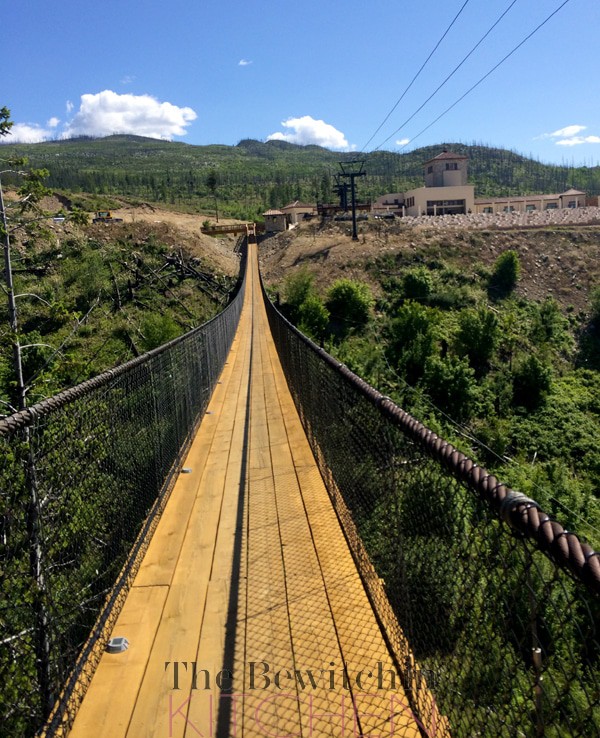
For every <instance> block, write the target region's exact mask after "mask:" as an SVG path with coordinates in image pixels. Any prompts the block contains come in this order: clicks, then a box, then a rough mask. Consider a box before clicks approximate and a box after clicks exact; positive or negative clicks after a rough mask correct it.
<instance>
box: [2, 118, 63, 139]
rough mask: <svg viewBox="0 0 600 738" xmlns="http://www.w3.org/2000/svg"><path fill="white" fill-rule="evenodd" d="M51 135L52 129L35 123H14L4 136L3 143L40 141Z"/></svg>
mask: <svg viewBox="0 0 600 738" xmlns="http://www.w3.org/2000/svg"><path fill="white" fill-rule="evenodd" d="M51 137H52V131H49V130H47V129H45V128H42V127H41V126H38V125H37V123H15V124H14V125H13V127H12V128H11V129H10V133H9V134H8V136H4V143H40V141H46V139H48V138H51Z"/></svg>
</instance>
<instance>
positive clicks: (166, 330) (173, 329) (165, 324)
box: [141, 314, 181, 351]
mask: <svg viewBox="0 0 600 738" xmlns="http://www.w3.org/2000/svg"><path fill="white" fill-rule="evenodd" d="M141 331H142V335H143V337H144V338H143V340H142V345H143V347H144V349H145V350H146V351H150V350H151V349H153V348H158V346H162V345H163V343H167V342H168V341H171V340H172V339H173V338H177V336H179V335H180V334H181V329H180V328H179V326H178V325H177V323H176V322H175V321H174V320H173V318H171V316H170V315H157V314H155V315H149V316H148V317H147V318H144V320H143V321H142V326H141Z"/></svg>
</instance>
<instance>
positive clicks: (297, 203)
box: [281, 200, 315, 210]
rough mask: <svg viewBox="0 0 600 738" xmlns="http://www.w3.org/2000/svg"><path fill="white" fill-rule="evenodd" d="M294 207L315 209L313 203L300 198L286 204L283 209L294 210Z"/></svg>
mask: <svg viewBox="0 0 600 738" xmlns="http://www.w3.org/2000/svg"><path fill="white" fill-rule="evenodd" d="M294 208H307V209H309V210H314V209H315V206H314V205H311V204H310V203H308V202H300V200H294V202H290V203H289V204H288V205H284V207H282V208H281V209H282V210H293V209H294Z"/></svg>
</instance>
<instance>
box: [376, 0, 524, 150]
mask: <svg viewBox="0 0 600 738" xmlns="http://www.w3.org/2000/svg"><path fill="white" fill-rule="evenodd" d="M517 2H518V0H512V2H511V3H510V5H509V6H508V7H507V8H506V10H504V12H503V13H501V14H500V15H499V16H498V18H496V20H495V21H494V22H493V23H492V25H491V26H490V27H489V28H488V30H487V31H486V32H485V33H484V34H483V36H482V37H481V38H480V39H479V41H478V42H477V43H476V44H475V46H473V48H472V49H471V51H469V53H468V54H467V55H466V56H464V57H463V58H462V60H461V61H460V62H459V63H458V64H457V65H456V66H455V67H454V69H453V70H452V71H451V72H450V74H449V75H448V76H447V77H446V79H444V81H443V82H441V83H440V84H439V85H438V86H437V87H436V88H435V90H434V91H433V92H432V93H431V95H429V97H428V98H427V100H425V102H424V103H422V104H421V105H420V106H419V107H418V108H417V109H416V110H415V112H414V113H413V114H412V115H411V116H410V117H409V118H407V119H406V120H405V121H404V123H402V125H401V126H399V127H398V128H396V130H395V131H394V132H393V133H390V135H389V136H388V137H387V138H386V139H385V141H382V142H381V143H380V144H379V146H378V147H377V148H376V149H375V151H377V150H378V149H380V148H381V147H382V146H383V145H384V144H385V143H387V142H388V141H389V140H390V138H392V136H395V135H396V134H397V133H398V132H399V131H401V130H402V129H403V128H404V126H405V125H407V124H408V123H410V121H411V120H412V119H413V118H414V117H415V115H417V113H419V112H420V111H421V110H423V108H424V107H425V106H426V105H427V103H428V102H429V101H430V100H431V99H433V98H434V97H435V96H436V95H437V93H438V92H439V91H440V90H441V89H442V87H444V85H445V84H446V82H448V81H449V80H450V79H451V78H452V77H454V75H455V74H456V72H458V70H459V69H460V68H461V67H462V65H463V64H464V63H465V62H466V61H467V59H468V58H469V57H470V56H471V55H472V54H473V53H474V52H475V51H476V50H477V49H478V48H479V47H480V46H481V44H482V43H483V42H484V41H485V39H486V38H487V37H488V36H489V35H490V33H491V32H492V31H493V30H494V28H496V26H497V25H498V23H500V21H501V20H502V19H503V18H504V16H505V15H506V14H507V13H508V11H509V10H510V9H511V8H512V7H513V5H515V4H516V3H517Z"/></svg>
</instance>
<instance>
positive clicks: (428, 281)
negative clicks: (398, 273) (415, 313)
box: [402, 267, 433, 300]
mask: <svg viewBox="0 0 600 738" xmlns="http://www.w3.org/2000/svg"><path fill="white" fill-rule="evenodd" d="M402 288H403V292H404V296H405V297H407V298H409V299H411V300H426V299H427V298H428V297H429V295H431V292H432V290H433V279H432V277H431V274H430V272H429V270H428V269H426V268H425V267H416V268H415V269H411V270H409V271H408V272H406V274H405V275H404V277H403V278H402Z"/></svg>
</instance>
